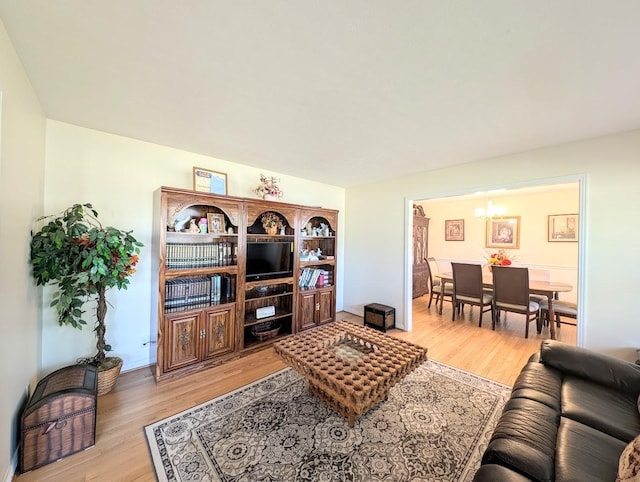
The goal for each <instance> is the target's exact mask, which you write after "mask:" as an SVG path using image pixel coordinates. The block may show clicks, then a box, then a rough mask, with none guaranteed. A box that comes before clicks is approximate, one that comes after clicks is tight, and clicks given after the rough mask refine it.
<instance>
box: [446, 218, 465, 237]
mask: <svg viewBox="0 0 640 482" xmlns="http://www.w3.org/2000/svg"><path fill="white" fill-rule="evenodd" d="M444 240H445V241H464V219H447V220H445V222H444Z"/></svg>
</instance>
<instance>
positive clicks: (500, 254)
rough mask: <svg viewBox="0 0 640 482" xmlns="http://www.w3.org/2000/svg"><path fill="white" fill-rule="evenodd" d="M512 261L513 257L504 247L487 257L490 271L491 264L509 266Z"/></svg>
mask: <svg viewBox="0 0 640 482" xmlns="http://www.w3.org/2000/svg"><path fill="white" fill-rule="evenodd" d="M512 262H513V258H512V256H511V254H510V253H509V252H508V251H507V250H505V249H500V250H498V251H497V252H494V253H490V254H489V257H488V258H487V266H488V268H489V271H491V269H492V268H493V266H511V263H512Z"/></svg>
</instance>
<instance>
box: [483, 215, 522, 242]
mask: <svg viewBox="0 0 640 482" xmlns="http://www.w3.org/2000/svg"><path fill="white" fill-rule="evenodd" d="M487 248H505V249H518V248H520V216H503V217H500V218H491V219H487Z"/></svg>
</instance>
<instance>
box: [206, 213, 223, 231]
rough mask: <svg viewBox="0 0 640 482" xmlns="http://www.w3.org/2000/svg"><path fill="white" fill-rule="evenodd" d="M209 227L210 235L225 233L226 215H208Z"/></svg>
mask: <svg viewBox="0 0 640 482" xmlns="http://www.w3.org/2000/svg"><path fill="white" fill-rule="evenodd" d="M207 227H208V228H209V232H210V233H224V232H225V230H226V227H225V225H224V214H219V213H207Z"/></svg>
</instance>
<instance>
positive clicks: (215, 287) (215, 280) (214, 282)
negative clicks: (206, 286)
mask: <svg viewBox="0 0 640 482" xmlns="http://www.w3.org/2000/svg"><path fill="white" fill-rule="evenodd" d="M235 292H236V278H235V276H229V275H228V274H214V275H213V276H211V304H212V305H218V304H220V303H229V302H231V301H233V299H234V294H235Z"/></svg>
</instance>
